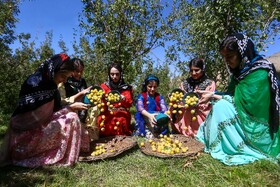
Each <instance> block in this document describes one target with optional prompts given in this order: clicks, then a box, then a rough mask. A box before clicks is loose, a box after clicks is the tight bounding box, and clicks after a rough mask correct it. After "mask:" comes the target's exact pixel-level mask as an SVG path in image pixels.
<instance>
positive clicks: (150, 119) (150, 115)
mask: <svg viewBox="0 0 280 187" xmlns="http://www.w3.org/2000/svg"><path fill="white" fill-rule="evenodd" d="M156 116H157V114H149V115H148V118H149V121H150V122H151V123H152V124H153V125H156V123H157V120H156Z"/></svg>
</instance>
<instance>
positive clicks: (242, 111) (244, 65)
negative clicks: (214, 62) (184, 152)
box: [196, 33, 280, 165]
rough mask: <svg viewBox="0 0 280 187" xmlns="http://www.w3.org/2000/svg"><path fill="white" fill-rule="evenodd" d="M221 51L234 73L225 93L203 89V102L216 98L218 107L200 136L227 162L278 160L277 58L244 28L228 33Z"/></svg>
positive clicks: (278, 102)
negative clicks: (266, 52)
mask: <svg viewBox="0 0 280 187" xmlns="http://www.w3.org/2000/svg"><path fill="white" fill-rule="evenodd" d="M220 52H221V55H222V56H223V58H224V60H225V62H226V63H227V66H228V68H229V70H230V73H231V79H230V83H229V86H228V89H227V92H226V93H225V94H223V95H218V94H214V93H213V92H209V91H198V93H200V94H202V97H201V100H200V102H206V101H209V100H210V99H211V98H212V102H213V108H212V110H211V111H210V113H209V115H208V116H207V118H206V120H205V122H204V123H203V124H202V125H201V126H200V128H199V130H198V133H197V136H196V137H197V138H198V140H200V141H201V142H203V143H204V144H205V151H206V152H208V153H210V154H211V156H212V157H214V158H215V159H218V160H220V161H221V162H223V163H225V164H227V165H239V164H247V163H250V162H254V161H256V160H260V159H269V160H274V161H276V160H277V158H279V156H280V154H279V152H280V142H279V107H280V101H279V87H278V84H277V82H278V78H277V74H276V71H275V68H274V66H273V64H272V63H270V62H269V61H267V60H265V59H263V57H262V56H260V55H259V54H258V52H257V51H256V49H255V46H254V44H253V42H252V41H251V40H250V39H249V38H248V37H247V36H246V35H243V34H239V33H238V34H233V35H230V36H227V37H226V38H225V39H224V40H223V41H222V43H221V45H220Z"/></svg>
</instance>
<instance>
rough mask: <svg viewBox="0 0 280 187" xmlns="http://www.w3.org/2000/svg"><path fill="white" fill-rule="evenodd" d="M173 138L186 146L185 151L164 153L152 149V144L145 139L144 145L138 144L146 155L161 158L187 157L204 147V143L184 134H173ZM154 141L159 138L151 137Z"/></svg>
mask: <svg viewBox="0 0 280 187" xmlns="http://www.w3.org/2000/svg"><path fill="white" fill-rule="evenodd" d="M172 139H173V140H179V142H181V143H182V146H183V147H188V150H187V152H185V153H183V152H179V153H175V154H172V155H171V154H165V153H159V152H157V151H153V150H152V145H151V143H150V142H148V141H146V142H145V143H144V146H140V149H141V151H142V152H143V153H144V154H146V155H151V156H156V157H161V158H171V157H188V156H194V155H196V154H197V153H198V152H201V151H202V150H203V148H204V145H203V144H202V143H201V142H199V141H197V140H196V139H194V138H190V137H186V136H184V135H179V134H178V135H173V138H172ZM153 141H154V142H159V141H160V139H159V138H155V139H153Z"/></svg>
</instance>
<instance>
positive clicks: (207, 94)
mask: <svg viewBox="0 0 280 187" xmlns="http://www.w3.org/2000/svg"><path fill="white" fill-rule="evenodd" d="M195 92H196V93H198V94H199V95H200V99H199V102H198V103H199V104H201V103H207V102H208V101H210V99H211V98H212V97H213V96H214V92H211V91H204V90H196V91H195Z"/></svg>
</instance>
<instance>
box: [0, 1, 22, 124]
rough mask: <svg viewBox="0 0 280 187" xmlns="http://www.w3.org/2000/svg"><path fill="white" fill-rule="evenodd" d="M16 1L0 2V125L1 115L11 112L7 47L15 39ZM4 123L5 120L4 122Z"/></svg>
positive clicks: (10, 64)
mask: <svg viewBox="0 0 280 187" xmlns="http://www.w3.org/2000/svg"><path fill="white" fill-rule="evenodd" d="M18 3H19V1H17V0H10V1H5V0H1V1H0V63H1V68H0V84H1V85H2V89H1V90H0V103H1V108H0V124H1V125H2V123H3V118H2V114H4V115H5V114H7V113H9V112H10V111H11V103H9V101H12V99H13V98H12V96H11V95H12V94H13V93H11V92H12V91H13V90H10V88H12V87H11V82H9V81H8V78H9V77H11V74H10V73H12V72H13V68H14V66H13V65H14V64H13V60H12V50H11V49H10V47H9V45H10V44H12V43H13V41H14V40H15V39H16V36H15V34H14V28H15V24H16V22H17V19H16V16H17V14H18V13H19V9H18ZM4 121H5V120H4Z"/></svg>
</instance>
